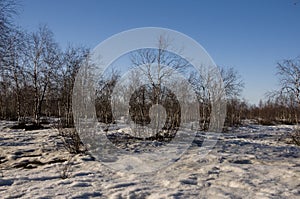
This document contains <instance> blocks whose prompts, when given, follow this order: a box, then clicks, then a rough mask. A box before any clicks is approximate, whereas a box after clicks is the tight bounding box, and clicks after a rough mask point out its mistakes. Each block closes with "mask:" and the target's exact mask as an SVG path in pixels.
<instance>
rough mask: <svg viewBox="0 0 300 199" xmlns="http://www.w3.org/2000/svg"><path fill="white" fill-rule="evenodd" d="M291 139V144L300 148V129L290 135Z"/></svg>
mask: <svg viewBox="0 0 300 199" xmlns="http://www.w3.org/2000/svg"><path fill="white" fill-rule="evenodd" d="M290 137H291V140H292V141H291V142H292V143H293V144H296V145H298V146H300V128H296V129H295V130H294V131H293V132H292V133H291V134H290Z"/></svg>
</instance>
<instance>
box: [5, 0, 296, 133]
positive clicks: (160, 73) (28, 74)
mask: <svg viewBox="0 0 300 199" xmlns="http://www.w3.org/2000/svg"><path fill="white" fill-rule="evenodd" d="M16 14H17V5H16V4H15V1H12V0H0V119H8V120H17V121H19V122H20V123H22V122H24V123H26V122H28V120H32V121H31V122H34V123H35V124H36V125H39V124H40V123H41V122H42V121H43V118H44V117H58V118H61V119H62V120H63V123H64V125H65V126H73V114H72V90H73V86H74V82H75V76H76V74H77V72H78V70H79V69H80V67H81V66H83V65H87V64H88V61H89V53H90V50H89V49H87V48H84V47H74V46H72V45H70V46H69V47H67V48H66V49H61V47H60V46H59V44H58V43H57V42H56V41H55V39H54V35H53V33H52V31H51V30H50V29H49V28H48V27H47V26H46V25H41V26H40V27H38V29H37V31H35V32H27V31H25V30H23V29H22V28H20V27H17V26H16V25H15V24H14V23H13V18H14V16H15V15H16ZM170 46H171V44H170V43H169V41H168V40H167V39H166V38H164V37H161V38H159V41H158V46H157V49H155V50H153V49H142V50H138V51H135V52H132V54H130V56H129V58H130V60H131V63H132V67H133V68H134V69H135V70H134V72H132V73H131V74H130V78H129V79H130V82H129V83H127V87H126V88H124V89H123V90H120V91H119V93H123V94H122V95H120V97H119V100H120V101H119V104H118V102H117V101H116V102H115V105H114V106H115V107H112V104H111V100H112V94H113V91H114V89H115V86H116V84H117V82H118V81H119V80H120V77H121V75H120V74H119V73H118V72H117V71H113V72H111V73H110V74H109V75H106V76H105V77H103V78H100V79H99V81H98V82H97V88H96V98H95V106H96V112H97V117H98V120H99V121H100V122H102V123H105V124H111V123H113V122H114V120H115V119H117V118H114V117H117V116H122V114H121V113H122V111H125V112H126V107H124V106H122V104H124V103H122V102H124V101H127V102H128V104H129V106H130V110H129V114H130V117H131V119H132V120H133V121H134V122H135V123H137V124H141V125H145V124H146V125H147V124H150V123H151V119H150V116H149V114H150V108H151V106H153V105H155V104H160V105H163V106H164V107H165V109H166V114H167V116H166V123H165V124H164V126H163V127H162V128H163V129H164V130H166V132H167V134H170V132H172V131H173V130H174V129H175V130H176V128H178V126H179V123H180V122H182V121H184V122H188V121H192V120H193V119H195V117H198V119H199V124H200V128H201V129H207V128H208V125H209V123H210V118H211V111H212V110H211V108H212V107H211V102H212V96H213V93H214V92H216V90H218V89H219V88H220V87H223V88H224V92H225V93H226V105H227V115H226V119H225V126H235V125H240V124H242V121H243V120H244V119H254V120H256V121H257V122H258V123H260V124H275V123H285V124H295V123H298V122H299V113H300V112H299V104H300V64H299V63H300V61H299V57H298V58H296V59H292V60H284V61H283V62H281V63H278V65H277V71H278V78H279V81H280V84H281V87H280V88H279V89H278V90H277V91H273V92H270V93H268V96H267V100H265V101H264V102H263V101H261V103H260V104H259V105H258V106H256V105H250V104H248V103H247V102H246V101H244V100H241V99H240V94H241V92H242V89H243V87H244V83H243V81H242V78H241V76H240V75H239V74H238V72H237V71H236V70H234V69H233V68H224V67H223V68H222V67H220V68H219V71H220V73H219V71H216V70H215V69H214V70H211V71H210V70H207V71H203V72H200V73H193V71H191V70H189V69H190V67H191V66H190V65H189V62H188V61H187V60H185V59H183V58H181V57H180V56H178V55H175V54H172V53H170V52H169V51H168V48H169V47H170ZM176 71H179V72H182V73H185V71H189V72H190V73H189V74H185V75H186V76H185V78H186V80H187V82H188V83H189V84H190V85H192V91H191V90H190V89H191V88H190V87H189V86H188V85H187V84H185V82H184V81H179V80H178V78H177V79H176V78H174V77H176V75H177V73H176ZM218 74H220V77H219V76H218ZM218 78H221V80H222V81H220V82H218V81H216V82H215V80H216V79H218ZM145 79H146V80H147V82H148V84H144V83H143V80H145ZM171 80H172V81H171ZM165 82H167V83H168V84H167V85H168V86H169V88H168V87H165V86H164V85H165V84H164V83H165ZM219 84H220V85H219ZM170 88H172V89H171V90H169V89H170ZM174 92H176V94H177V95H174ZM191 92H195V93H196V95H197V102H196V103H197V104H196V105H199V106H197V107H198V108H199V114H200V115H195V114H194V113H195V112H196V111H194V109H193V107H194V106H195V103H193V102H191V101H190V95H188V94H189V93H191ZM127 94H132V95H130V96H128V95H127ZM217 94H218V93H217ZM217 94H215V95H217ZM178 95H179V96H178ZM178 100H179V101H186V102H187V103H184V104H180V103H179V101H178ZM222 100H225V99H222ZM180 106H183V108H184V110H186V111H187V112H188V113H189V114H183V113H182V112H181V110H182V109H180ZM116 108H118V113H120V115H118V113H117V114H116V115H115V116H113V115H114V114H113V109H116ZM157 115H158V114H157ZM157 119H158V118H157ZM152 125H154V129H155V128H156V127H159V126H160V125H161V124H160V121H159V120H156V121H155V123H154V124H152ZM157 129H160V128H157ZM158 133H160V132H154V134H153V136H156V137H157V136H159V134H158ZM171 137H172V135H171Z"/></svg>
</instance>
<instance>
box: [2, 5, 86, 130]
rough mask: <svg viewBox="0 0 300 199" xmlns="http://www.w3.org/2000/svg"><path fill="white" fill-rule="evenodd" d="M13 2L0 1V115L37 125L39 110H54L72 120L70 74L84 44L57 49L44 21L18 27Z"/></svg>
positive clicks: (83, 51) (76, 66) (46, 112)
mask: <svg viewBox="0 0 300 199" xmlns="http://www.w3.org/2000/svg"><path fill="white" fill-rule="evenodd" d="M17 6H18V5H17V4H16V3H15V1H10V0H1V1H0V118H1V119H9V120H18V121H20V122H26V120H28V119H32V118H33V120H34V122H35V123H36V124H37V125H39V123H40V121H41V119H42V117H43V116H56V117H62V118H65V120H66V122H65V123H66V124H67V125H71V123H72V111H71V95H72V88H73V84H74V79H75V75H76V74H77V71H78V69H79V68H80V66H81V64H82V63H83V62H84V61H85V60H86V59H87V58H88V54H89V49H87V48H84V47H73V46H72V45H70V46H69V47H67V48H66V49H65V50H62V49H61V48H60V46H59V45H58V43H57V42H56V41H55V39H54V35H53V33H52V31H51V30H50V29H49V28H48V27H47V26H46V25H41V26H39V27H38V30H37V31H35V32H27V31H25V30H23V29H22V28H20V27H17V26H16V25H15V24H14V23H13V18H14V16H15V15H16V14H17V10H18V7H17Z"/></svg>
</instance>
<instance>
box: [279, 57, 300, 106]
mask: <svg viewBox="0 0 300 199" xmlns="http://www.w3.org/2000/svg"><path fill="white" fill-rule="evenodd" d="M277 76H278V77H279V82H280V93H282V94H288V95H292V96H293V97H294V99H295V101H296V102H297V104H298V106H299V105H300V56H299V57H297V58H295V59H287V60H284V61H282V62H279V63H277Z"/></svg>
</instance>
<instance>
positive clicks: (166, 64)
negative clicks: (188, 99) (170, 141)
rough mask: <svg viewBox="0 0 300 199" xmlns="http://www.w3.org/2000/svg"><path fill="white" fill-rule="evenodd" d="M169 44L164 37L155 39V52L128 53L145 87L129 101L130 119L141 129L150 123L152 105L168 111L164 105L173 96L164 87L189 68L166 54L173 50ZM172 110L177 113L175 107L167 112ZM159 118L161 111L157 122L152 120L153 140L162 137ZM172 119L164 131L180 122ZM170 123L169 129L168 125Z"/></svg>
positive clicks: (187, 63)
mask: <svg viewBox="0 0 300 199" xmlns="http://www.w3.org/2000/svg"><path fill="white" fill-rule="evenodd" d="M171 44H172V43H171V41H170V39H169V38H168V37H167V36H165V35H161V36H160V37H159V38H158V43H157V49H140V50H137V51H134V52H133V53H131V63H132V67H133V68H134V70H138V71H139V73H140V74H141V76H142V77H144V78H145V79H146V80H147V81H146V82H147V85H141V87H140V90H139V92H135V94H134V95H133V98H132V99H131V101H130V107H131V108H132V109H131V112H130V113H131V117H132V118H134V120H136V122H137V123H139V124H141V125H146V124H148V123H149V122H150V119H149V108H150V107H151V106H152V105H159V104H160V105H163V106H164V107H165V108H166V107H167V106H166V102H167V101H168V102H170V101H169V100H171V98H172V97H171V96H172V94H171V91H170V90H168V89H167V88H166V87H165V86H164V85H166V83H168V82H170V81H171V80H172V76H173V75H174V74H175V73H177V72H184V70H185V69H187V68H188V67H189V66H190V64H189V62H188V61H187V60H185V59H183V58H182V57H181V56H179V55H177V54H174V53H171V52H170V51H169V50H171V49H172V45H171ZM173 50H174V49H173ZM166 97H167V98H168V99H167V98H166ZM174 100H175V99H174ZM169 105H171V104H169ZM172 108H177V109H178V107H177V106H175V105H174V107H169V109H167V112H168V111H169V110H171V109H172ZM173 111H174V112H173V113H174V114H179V113H178V111H175V110H173ZM159 114H160V111H156V116H155V118H156V119H155V118H153V119H154V120H155V124H154V126H155V136H154V137H156V138H158V137H159V136H160V133H161V132H160V126H161V124H160V123H161V121H160V119H159V118H160V115H159ZM170 115H171V114H170V113H168V116H170ZM174 119H175V118H167V121H166V125H165V126H164V128H173V127H174V125H175V123H179V121H177V122H175V121H174ZM176 119H177V120H179V119H180V118H179V117H177V118H176ZM138 120H139V121H138ZM171 121H172V122H171ZM170 122H171V123H172V125H169V123H170ZM174 122H175V123H174ZM176 125H178V124H176ZM176 125H175V126H176ZM167 126H169V127H167Z"/></svg>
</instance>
